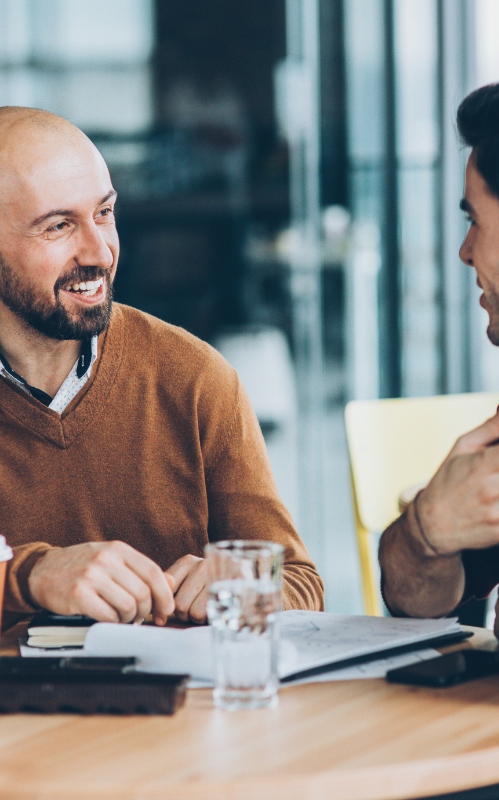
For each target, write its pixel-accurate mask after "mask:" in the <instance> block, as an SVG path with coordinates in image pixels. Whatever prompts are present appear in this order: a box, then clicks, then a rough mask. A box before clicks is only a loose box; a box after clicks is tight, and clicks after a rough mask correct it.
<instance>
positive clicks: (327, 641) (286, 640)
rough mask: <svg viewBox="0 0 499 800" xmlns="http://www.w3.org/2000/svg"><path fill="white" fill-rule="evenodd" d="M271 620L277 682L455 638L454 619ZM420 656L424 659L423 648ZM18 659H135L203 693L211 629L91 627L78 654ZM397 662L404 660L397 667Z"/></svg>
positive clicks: (358, 669) (333, 674) (377, 670)
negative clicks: (275, 624)
mask: <svg viewBox="0 0 499 800" xmlns="http://www.w3.org/2000/svg"><path fill="white" fill-rule="evenodd" d="M279 616H280V624H281V643H280V658H279V675H280V677H281V678H283V677H286V676H288V675H293V674H294V673H297V672H301V671H303V670H306V669H310V668H313V667H318V666H322V665H326V664H334V663H338V662H341V661H344V660H346V659H349V658H356V657H359V656H365V655H370V654H373V655H374V654H375V653H377V652H379V653H381V652H383V651H385V650H388V649H391V648H393V647H397V646H403V645H412V644H416V643H418V642H422V643H426V642H427V641H428V640H429V639H431V638H433V637H437V636H441V635H445V634H449V633H458V632H459V631H460V630H461V629H460V626H459V625H458V624H457V621H456V620H455V619H440V620H427V619H424V620H421V619H393V618H391V617H363V616H344V615H339V614H328V613H324V612H319V611H284V612H282V613H281V614H280V615H279ZM424 650H425V651H428V648H424ZM26 651H29V652H26ZM21 652H22V655H28V656H34V655H41V654H43V655H44V656H59V657H60V656H61V655H64V656H71V655H78V656H85V655H87V656H135V657H136V658H138V668H139V669H140V670H143V671H146V672H163V673H167V672H169V673H177V674H188V675H191V677H192V679H193V682H192V685H203V686H206V685H210V683H211V682H212V680H213V676H214V659H213V651H212V641H211V629H210V628H209V627H207V626H201V627H193V628H187V629H179V628H157V627H154V626H149V625H144V626H139V625H118V624H115V623H98V624H96V625H92V627H91V628H90V629H89V631H88V633H87V636H86V639H85V647H84V649H83V650H81V649H77V650H76V649H73V650H50V651H46V650H42V651H40V650H39V649H38V648H28V647H25V646H24V647H22V649H21ZM433 654H434V651H432V652H431V655H433ZM422 657H423V658H425V657H430V656H424V655H423V656H422ZM400 658H402V659H406V660H404V661H399V659H400ZM418 658H421V656H418V655H416V654H415V652H411V653H405V654H403V655H400V656H392V657H390V658H382V659H377V660H376V661H371V662H369V663H363V664H358V665H354V666H351V667H347V668H341V669H340V668H338V669H337V670H328V671H327V672H325V673H323V674H321V675H320V676H311V677H308V678H305V679H299V682H300V683H302V682H313V681H316V680H346V679H350V678H353V677H355V678H360V677H378V676H383V675H384V674H385V673H386V671H387V670H388V669H393V668H395V667H396V666H402V665H403V664H406V663H411V662H413V661H415V660H418ZM376 665H377V666H376ZM326 676H330V677H326Z"/></svg>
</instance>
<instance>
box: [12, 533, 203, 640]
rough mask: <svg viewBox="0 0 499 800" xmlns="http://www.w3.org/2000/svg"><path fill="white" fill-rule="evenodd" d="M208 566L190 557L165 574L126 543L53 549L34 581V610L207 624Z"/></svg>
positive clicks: (105, 619) (31, 585)
mask: <svg viewBox="0 0 499 800" xmlns="http://www.w3.org/2000/svg"><path fill="white" fill-rule="evenodd" d="M206 575H207V570H206V562H205V560H204V559H202V558H198V557H196V556H193V555H186V556H183V557H182V558H180V559H179V560H178V561H176V562H175V563H174V564H172V566H171V567H169V569H167V570H166V572H163V571H162V570H161V569H160V567H159V566H158V565H157V564H155V562H154V561H152V560H151V559H150V558H148V557H147V556H145V555H143V554H142V553H139V552H138V551H137V550H135V549H134V548H133V547H131V546H130V545H128V544H125V543H124V542H120V541H115V542H85V543H84V544H77V545H71V546H70V547H62V548H58V549H54V550H48V551H47V553H45V555H44V556H43V557H42V558H40V560H39V561H38V562H37V563H36V564H35V566H34V568H33V570H32V572H31V574H30V576H29V581H28V585H29V591H30V594H31V598H32V600H33V602H34V604H35V605H37V606H40V608H46V609H48V610H49V611H52V612H54V613H56V614H68V615H69V614H85V615H87V616H89V617H93V618H94V619H97V620H99V621H100V622H134V621H142V620H143V619H144V618H145V617H147V616H148V615H149V614H152V616H153V619H154V622H155V624H156V625H165V624H166V621H167V618H168V617H169V616H171V615H172V614H175V616H176V617H177V618H178V619H180V620H182V621H183V622H188V621H192V622H195V623H198V624H202V623H203V622H205V621H206V604H207V590H206Z"/></svg>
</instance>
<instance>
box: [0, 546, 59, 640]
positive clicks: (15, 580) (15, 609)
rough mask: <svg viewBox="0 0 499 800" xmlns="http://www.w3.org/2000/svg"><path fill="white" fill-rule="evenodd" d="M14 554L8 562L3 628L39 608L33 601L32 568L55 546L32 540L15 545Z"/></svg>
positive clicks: (8, 626)
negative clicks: (30, 578)
mask: <svg viewBox="0 0 499 800" xmlns="http://www.w3.org/2000/svg"><path fill="white" fill-rule="evenodd" d="M12 549H13V551H14V556H13V558H12V559H11V561H9V562H8V564H7V575H6V578H5V593H4V601H3V615H2V628H3V629H5V628H10V627H11V626H12V625H15V623H16V622H18V621H19V620H20V619H22V618H23V617H26V616H27V615H28V614H34V613H35V611H37V610H38V608H37V607H36V606H34V605H33V603H32V602H31V597H30V594H29V589H28V578H29V575H30V573H31V570H32V569H33V567H34V566H35V564H36V563H37V561H39V559H40V558H42V557H43V556H44V555H45V553H46V552H47V551H48V550H53V549H55V548H53V547H51V545H49V544H45V542H30V543H29V544H23V545H20V546H19V547H13V548H12Z"/></svg>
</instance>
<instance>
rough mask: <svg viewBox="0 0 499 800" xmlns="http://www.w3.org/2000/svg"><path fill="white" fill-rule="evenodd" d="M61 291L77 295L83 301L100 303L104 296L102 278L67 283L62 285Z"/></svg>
mask: <svg viewBox="0 0 499 800" xmlns="http://www.w3.org/2000/svg"><path fill="white" fill-rule="evenodd" d="M61 288H62V291H63V292H67V293H68V294H71V295H72V296H73V297H75V296H76V297H77V298H78V300H81V301H83V302H84V303H87V304H89V303H100V302H102V300H103V299H104V296H105V293H106V292H105V284H104V278H102V277H101V278H97V280H95V281H82V282H81V283H67V284H66V285H65V286H62V287H61Z"/></svg>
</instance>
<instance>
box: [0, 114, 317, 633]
mask: <svg viewBox="0 0 499 800" xmlns="http://www.w3.org/2000/svg"><path fill="white" fill-rule="evenodd" d="M115 202H116V192H115V191H114V189H113V187H112V184H111V180H110V176H109V172H108V169H107V167H106V164H105V162H104V160H103V159H102V157H101V155H100V153H99V152H98V151H97V149H96V148H95V147H94V146H93V144H92V143H91V142H90V140H89V139H88V138H87V137H86V136H85V135H84V134H83V133H82V132H81V131H80V130H78V129H77V128H75V127H74V126H73V125H72V124H70V123H69V122H68V121H66V120H64V119H62V118H61V117H58V116H55V115H53V114H49V113H47V112H44V111H41V110H37V109H28V108H17V107H4V108H0V437H1V441H2V447H1V450H0V478H1V479H0V507H1V509H2V531H1V532H2V533H3V534H4V535H5V536H6V538H7V542H8V543H9V544H10V545H11V546H12V547H13V549H14V558H13V560H12V562H10V564H9V569H8V576H7V584H6V594H5V604H4V625H6V624H11V623H12V622H14V621H16V620H17V619H19V618H20V616H22V615H26V614H28V613H33V612H34V611H35V610H36V609H38V608H45V609H49V610H51V611H54V612H56V613H59V614H75V613H76V614H87V615H89V616H91V617H93V618H95V619H97V620H102V621H116V622H119V621H121V622H128V621H132V620H138V619H142V618H144V617H146V616H147V615H148V614H150V613H152V615H153V618H154V621H155V623H156V624H157V625H163V624H165V622H166V620H167V618H168V616H169V615H171V614H173V613H175V614H176V615H177V616H178V617H179V618H180V619H181V620H192V621H194V622H197V623H201V622H204V621H205V619H206V602H207V593H206V577H207V576H206V567H205V562H204V560H203V552H204V546H205V544H206V543H207V542H208V541H213V540H219V539H234V538H238V539H265V540H272V541H276V542H281V543H282V544H283V545H284V547H285V571H284V589H283V604H284V607H285V608H311V609H321V608H322V607H323V587H322V582H321V580H320V578H319V576H318V574H317V572H316V570H315V567H314V565H313V564H312V562H311V561H310V558H309V556H308V554H307V552H306V549H305V547H304V545H303V543H302V542H301V540H300V538H299V536H298V534H297V533H296V531H295V529H294V527H293V523H292V520H291V518H290V516H289V514H288V512H287V510H286V509H285V508H284V506H283V505H282V503H281V501H280V499H279V496H278V494H277V491H276V488H275V484H274V481H273V478H272V474H271V471H270V467H269V464H268V460H267V456H266V451H265V446H264V443H263V439H262V436H261V433H260V430H259V427H258V423H257V421H256V419H255V416H254V414H253V412H252V409H251V407H250V405H249V402H248V400H247V397H246V395H245V393H244V390H243V388H242V387H241V385H240V383H239V381H238V378H237V375H236V374H235V372H234V371H233V370H232V369H231V368H230V367H229V365H228V364H227V363H226V362H225V361H224V360H223V359H222V358H221V356H220V355H219V354H217V353H216V352H215V351H214V350H213V349H212V348H210V347H209V346H208V345H206V344H205V343H203V342H201V341H199V340H198V339H196V338H195V337H193V336H191V335H190V334H188V333H187V332H186V331H183V330H181V329H179V328H175V327H173V326H171V325H168V324H166V323H164V322H161V321H160V320H157V319H155V318H153V317H151V316H149V315H146V314H143V313H141V312H139V311H137V310H135V309H132V308H129V307H125V306H121V305H119V304H117V303H115V304H113V300H112V285H113V281H114V278H115V275H116V269H117V264H118V255H119V242H118V235H117V231H116V225H115V218H114V206H115ZM140 267H141V268H143V269H147V265H140Z"/></svg>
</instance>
